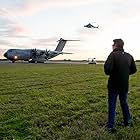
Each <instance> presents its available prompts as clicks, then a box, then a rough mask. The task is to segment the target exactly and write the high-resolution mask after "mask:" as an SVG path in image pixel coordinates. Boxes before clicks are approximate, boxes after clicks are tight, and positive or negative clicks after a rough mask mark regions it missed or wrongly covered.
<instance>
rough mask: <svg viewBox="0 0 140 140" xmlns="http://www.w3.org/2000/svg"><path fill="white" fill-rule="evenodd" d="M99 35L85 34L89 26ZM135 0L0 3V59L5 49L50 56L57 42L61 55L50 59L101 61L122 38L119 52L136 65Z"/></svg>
mask: <svg viewBox="0 0 140 140" xmlns="http://www.w3.org/2000/svg"><path fill="white" fill-rule="evenodd" d="M89 22H90V23H92V24H94V25H99V29H88V28H85V27H84V25H86V24H88V23H89ZM139 25H140V1H139V0H70V1H68V0H0V58H3V56H2V55H3V53H4V52H5V51H6V50H7V49H10V48H22V49H25V48H26V49H27V48H38V49H46V48H47V49H48V50H54V49H55V47H56V45H57V43H58V42H56V41H57V40H58V39H59V38H61V37H62V38H64V39H79V40H80V41H77V42H67V44H66V46H65V48H64V50H63V51H64V52H71V53H73V54H68V55H67V54H66V55H61V56H58V57H56V58H55V59H88V58H94V57H95V58H96V59H98V60H105V59H106V58H107V56H108V55H109V53H110V52H111V51H112V43H113V42H112V40H113V39H115V38H122V39H123V40H124V43H125V45H124V49H125V51H127V52H128V53H130V54H132V55H133V56H134V59H135V60H136V59H140V45H139V40H140V26H139Z"/></svg>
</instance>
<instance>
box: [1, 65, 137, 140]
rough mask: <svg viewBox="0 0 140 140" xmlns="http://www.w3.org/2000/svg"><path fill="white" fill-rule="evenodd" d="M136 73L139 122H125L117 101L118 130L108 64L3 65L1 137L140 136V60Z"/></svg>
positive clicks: (133, 107)
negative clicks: (111, 123)
mask: <svg viewBox="0 0 140 140" xmlns="http://www.w3.org/2000/svg"><path fill="white" fill-rule="evenodd" d="M137 68H138V72H137V73H136V74H135V75H133V76H130V90H129V92H130V93H129V105H130V111H131V114H132V117H133V123H134V127H133V128H124V127H123V126H122V125H121V121H122V114H121V109H120V105H119V101H118V102H117V110H116V112H117V113H116V125H115V127H116V129H117V132H116V133H115V134H108V133H107V132H106V131H105V130H104V126H105V123H106V121H107V89H106V84H107V78H108V77H107V76H106V75H105V74H104V72H103V65H70V64H62V65H61V64H59V65H57V64H45V65H44V64H37V65H36V64H19V63H18V64H16V63H15V64H8V65H0V139H4V140H12V139H15V140H94V139H101V140H109V139H111V140H117V139H118V140H121V139H123V140H125V139H127V140H138V139H139V138H140V86H139V83H140V66H138V67H137Z"/></svg>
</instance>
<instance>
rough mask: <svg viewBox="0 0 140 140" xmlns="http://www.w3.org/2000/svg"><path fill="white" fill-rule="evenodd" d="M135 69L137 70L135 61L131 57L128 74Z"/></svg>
mask: <svg viewBox="0 0 140 140" xmlns="http://www.w3.org/2000/svg"><path fill="white" fill-rule="evenodd" d="M136 71H137V68H136V64H135V61H134V59H133V57H132V61H131V65H130V73H129V74H134V73H135V72H136Z"/></svg>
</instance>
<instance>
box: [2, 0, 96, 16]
mask: <svg viewBox="0 0 140 140" xmlns="http://www.w3.org/2000/svg"><path fill="white" fill-rule="evenodd" d="M9 2H10V0H9ZM91 3H94V1H93V0H86V1H85V0H76V1H75V0H71V1H66V0H59V1H58V0H41V1H40V0H19V3H16V2H15V1H13V2H11V3H10V5H11V6H9V5H6V6H5V5H3V4H2V3H1V6H0V7H2V6H4V7H2V8H1V9H0V14H1V12H2V14H3V11H5V14H10V15H12V16H13V17H14V16H31V15H33V14H35V13H37V12H39V11H43V10H45V9H47V8H50V7H74V6H80V5H85V4H91Z"/></svg>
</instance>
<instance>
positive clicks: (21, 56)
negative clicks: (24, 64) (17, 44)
mask: <svg viewBox="0 0 140 140" xmlns="http://www.w3.org/2000/svg"><path fill="white" fill-rule="evenodd" d="M67 41H79V40H65V39H63V38H60V40H58V45H57V47H56V49H55V50H54V51H50V50H49V51H48V50H47V49H46V50H40V49H36V48H35V49H9V50H8V51H7V52H5V53H4V57H6V58H7V59H8V60H11V61H12V62H13V63H14V62H15V61H18V60H24V61H28V62H30V63H44V62H45V61H47V60H48V59H51V58H53V57H56V56H58V55H60V54H72V53H66V52H62V50H63V48H64V46H65V44H66V42H67Z"/></svg>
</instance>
